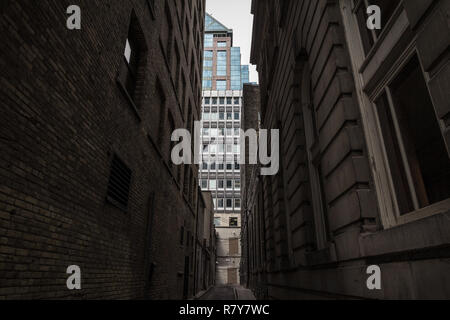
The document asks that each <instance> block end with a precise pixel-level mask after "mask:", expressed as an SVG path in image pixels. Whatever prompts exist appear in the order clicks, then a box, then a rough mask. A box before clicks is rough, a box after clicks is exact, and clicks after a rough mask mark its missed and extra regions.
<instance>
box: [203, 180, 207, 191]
mask: <svg viewBox="0 0 450 320" xmlns="http://www.w3.org/2000/svg"><path fill="white" fill-rule="evenodd" d="M201 184H202V189H203V190H206V189H208V180H202V182H201Z"/></svg>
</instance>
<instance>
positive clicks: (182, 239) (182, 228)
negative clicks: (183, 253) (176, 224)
mask: <svg viewBox="0 0 450 320" xmlns="http://www.w3.org/2000/svg"><path fill="white" fill-rule="evenodd" d="M183 244H184V227H181V230H180V245H183Z"/></svg>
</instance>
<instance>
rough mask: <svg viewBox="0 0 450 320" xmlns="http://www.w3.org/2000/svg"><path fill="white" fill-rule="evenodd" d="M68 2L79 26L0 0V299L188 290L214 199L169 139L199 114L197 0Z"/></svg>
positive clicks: (47, 8) (62, 12)
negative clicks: (72, 269)
mask: <svg viewBox="0 0 450 320" xmlns="http://www.w3.org/2000/svg"><path fill="white" fill-rule="evenodd" d="M77 2H78V3H79V7H80V9H81V30H76V29H75V30H70V29H68V28H67V27H66V19H67V18H69V15H67V14H66V11H67V8H68V7H69V6H70V5H72V4H73V3H72V2H71V1H59V0H58V1H56V0H43V1H39V2H36V3H33V5H31V4H27V3H26V2H22V1H10V0H6V1H3V2H2V12H1V19H0V28H1V30H2V49H1V50H2V52H1V57H2V58H1V62H0V63H1V69H2V72H1V74H0V83H1V85H0V96H1V99H0V101H1V102H0V103H1V117H0V123H1V125H0V145H1V151H2V152H1V153H0V299H15V298H16V299H38V298H39V299H50V298H52V299H53V298H57V299H181V298H188V297H192V296H193V295H194V294H195V293H196V291H198V289H200V284H199V285H197V286H195V284H196V283H206V284H211V283H212V282H211V276H212V275H213V274H214V269H212V270H210V271H206V270H204V269H203V271H204V274H208V275H209V276H208V277H209V278H207V279H206V280H204V281H203V280H202V281H197V280H198V279H196V273H195V271H196V268H197V270H199V268H200V266H204V268H206V269H208V268H212V267H213V265H212V264H211V263H209V264H208V262H207V261H206V262H204V263H201V262H200V261H197V260H196V259H203V260H207V259H204V258H201V256H202V254H199V255H196V252H197V253H199V252H205V251H206V252H205V254H206V256H208V252H207V251H208V250H210V252H209V257H210V258H209V262H211V259H214V260H215V258H214V257H212V255H211V254H212V252H211V250H213V251H214V249H213V248H214V246H213V234H211V230H208V228H210V227H211V223H210V222H211V214H210V210H211V204H210V202H211V200H208V197H204V196H203V195H202V192H201V190H200V189H199V187H198V170H199V169H198V166H197V165H185V166H175V165H174V164H173V163H172V162H171V158H170V154H171V147H172V146H173V143H172V142H171V139H170V137H171V134H172V132H173V130H175V129H176V128H186V129H189V130H192V128H193V126H194V121H198V120H199V119H200V114H201V80H202V79H201V71H202V59H203V44H202V41H203V30H204V15H205V1H204V0H189V1H187V0H186V1H172V0H167V1H162V0H161V1H150V0H126V1H109V2H108V3H103V2H102V4H99V3H97V4H95V5H94V4H93V3H92V1H77ZM205 213H207V214H208V215H206V214H205ZM208 221H209V222H208ZM73 265H76V266H78V267H79V268H80V270H81V290H69V289H68V287H67V286H66V281H67V279H68V277H69V276H70V275H69V274H67V273H66V271H67V269H68V267H69V266H73Z"/></svg>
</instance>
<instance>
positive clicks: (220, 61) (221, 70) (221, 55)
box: [216, 51, 227, 90]
mask: <svg viewBox="0 0 450 320" xmlns="http://www.w3.org/2000/svg"><path fill="white" fill-rule="evenodd" d="M216 75H217V76H218V77H225V76H226V75H227V52H226V51H218V52H217V74H216ZM217 90H219V89H217ZM224 90H226V89H224Z"/></svg>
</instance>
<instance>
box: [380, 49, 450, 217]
mask: <svg viewBox="0 0 450 320" xmlns="http://www.w3.org/2000/svg"><path fill="white" fill-rule="evenodd" d="M389 88H390V90H391V94H392V100H393V111H394V112H395V117H394V116H393V115H392V112H391V110H390V108H389V107H388V106H389V105H388V100H387V99H386V97H385V96H383V97H382V98H381V99H380V101H378V102H377V109H378V114H379V116H380V123H381V127H382V131H383V138H384V143H385V146H386V151H387V154H388V156H389V164H390V169H391V174H392V176H393V181H394V185H395V189H396V194H397V199H398V203H399V207H400V212H401V214H406V213H409V212H411V211H413V203H412V200H411V192H412V191H415V193H416V195H417V201H418V206H419V208H424V207H427V206H429V205H431V204H434V203H437V202H440V201H443V200H446V199H448V198H450V159H449V156H448V153H447V149H446V146H445V142H444V139H443V136H442V132H441V129H440V127H439V123H438V120H437V118H436V113H435V110H434V107H433V104H432V101H431V98H430V95H429V92H428V88H427V86H426V82H425V79H424V77H423V73H422V70H421V68H420V64H419V61H418V59H417V57H414V58H413V59H411V61H410V62H409V63H408V64H407V65H406V66H405V67H404V69H403V70H402V72H401V73H400V74H399V75H398V76H397V78H396V79H395V80H394V81H393V82H392V84H391V85H390V87H389ZM394 119H397V121H398V127H399V130H400V136H401V140H402V142H403V145H404V149H405V157H406V159H403V158H402V155H401V153H400V151H399V144H400V138H399V136H397V134H396V132H395V130H394V129H395V127H394V124H395V122H394V121H395V120H394ZM405 161H406V162H407V163H408V166H409V171H410V174H411V178H412V183H413V186H409V184H408V181H407V175H406V170H407V168H405V166H404V163H405ZM410 189H412V190H410Z"/></svg>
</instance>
